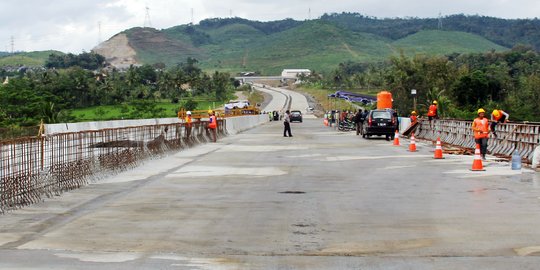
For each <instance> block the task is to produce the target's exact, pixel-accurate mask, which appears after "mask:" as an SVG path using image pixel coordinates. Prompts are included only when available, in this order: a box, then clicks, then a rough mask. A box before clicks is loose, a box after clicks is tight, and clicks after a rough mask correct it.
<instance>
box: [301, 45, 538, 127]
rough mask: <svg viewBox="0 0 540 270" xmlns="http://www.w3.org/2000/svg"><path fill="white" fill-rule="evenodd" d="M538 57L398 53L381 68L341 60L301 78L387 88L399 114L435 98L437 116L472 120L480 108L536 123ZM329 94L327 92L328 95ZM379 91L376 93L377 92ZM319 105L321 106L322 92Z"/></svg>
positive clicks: (310, 83)
mask: <svg viewBox="0 0 540 270" xmlns="http://www.w3.org/2000/svg"><path fill="white" fill-rule="evenodd" d="M538 70H540V55H539V54H538V53H537V52H536V51H535V50H534V49H532V48H531V47H527V46H516V47H514V48H513V49H512V50H510V51H505V52H495V51H491V52H487V53H473V54H452V55H448V56H426V55H416V56H413V57H409V56H406V55H404V54H401V55H400V56H395V57H391V58H390V59H389V60H388V61H386V62H384V63H380V64H366V63H355V62H345V63H342V64H340V65H339V67H338V68H337V69H335V70H334V71H332V72H331V73H330V74H327V75H326V76H320V75H318V74H316V73H314V74H312V75H311V76H309V77H303V78H301V80H302V81H303V82H304V87H305V88H315V89H344V90H349V89H369V90H368V91H372V90H373V89H377V90H383V89H384V90H389V91H390V92H392V94H393V99H394V107H395V108H397V109H398V111H399V112H400V113H401V114H402V115H408V114H409V113H410V112H411V111H412V109H413V96H412V95H411V90H412V89H416V90H417V93H418V94H417V102H418V106H417V110H418V111H419V113H420V114H425V113H426V112H427V108H428V107H429V105H430V103H431V102H432V101H433V100H437V101H438V103H439V110H440V115H441V116H442V117H447V118H459V119H473V118H474V116H475V115H476V114H475V111H476V110H477V109H478V108H484V109H486V110H488V111H491V110H493V109H496V108H497V109H503V110H505V111H506V112H508V113H510V115H512V117H511V120H521V121H535V122H540V110H538V104H540V91H539V90H538V86H539V85H540V74H538ZM326 92H328V93H330V91H326ZM377 92H378V91H377ZM319 96H320V98H319V101H321V102H322V103H324V101H325V98H324V97H323V94H320V95H319Z"/></svg>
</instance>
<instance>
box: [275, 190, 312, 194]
mask: <svg viewBox="0 0 540 270" xmlns="http://www.w3.org/2000/svg"><path fill="white" fill-rule="evenodd" d="M279 193H280V194H306V193H305V192H304V191H282V192H279Z"/></svg>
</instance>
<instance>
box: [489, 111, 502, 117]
mask: <svg viewBox="0 0 540 270" xmlns="http://www.w3.org/2000/svg"><path fill="white" fill-rule="evenodd" d="M491 114H493V116H495V117H499V116H501V113H500V112H499V110H493V112H492V113H491Z"/></svg>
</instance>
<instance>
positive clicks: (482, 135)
mask: <svg viewBox="0 0 540 270" xmlns="http://www.w3.org/2000/svg"><path fill="white" fill-rule="evenodd" d="M485 113H486V111H485V110H484V109H482V108H480V109H478V117H477V118H475V119H474V121H473V124H472V130H473V132H474V141H475V142H476V144H479V145H480V154H482V159H483V160H486V153H487V148H488V138H489V121H488V119H487V118H486V117H484V116H485Z"/></svg>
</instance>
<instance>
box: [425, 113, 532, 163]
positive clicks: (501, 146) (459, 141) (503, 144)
mask: <svg viewBox="0 0 540 270" xmlns="http://www.w3.org/2000/svg"><path fill="white" fill-rule="evenodd" d="M496 130H497V135H498V136H497V137H494V136H491V137H490V139H489V147H488V151H489V152H490V153H492V154H495V155H503V156H511V155H512V153H513V152H514V150H516V149H517V150H518V152H519V154H520V155H521V156H522V157H523V158H524V159H526V160H527V162H528V163H531V162H532V159H533V153H534V150H535V149H536V148H537V147H540V124H536V123H534V124H532V123H502V124H498V125H497V127H496ZM415 135H416V137H418V138H421V139H426V140H432V141H435V140H437V137H440V138H441V141H443V142H445V143H448V144H452V145H457V146H461V147H466V148H474V147H475V145H476V143H475V142H474V134H473V131H472V121H463V120H452V119H449V120H446V119H444V120H433V121H432V123H431V124H430V122H429V121H428V120H425V119H424V120H422V121H421V122H420V125H419V127H418V129H417V130H416V133H415Z"/></svg>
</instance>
